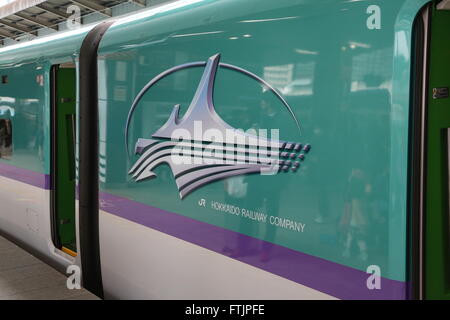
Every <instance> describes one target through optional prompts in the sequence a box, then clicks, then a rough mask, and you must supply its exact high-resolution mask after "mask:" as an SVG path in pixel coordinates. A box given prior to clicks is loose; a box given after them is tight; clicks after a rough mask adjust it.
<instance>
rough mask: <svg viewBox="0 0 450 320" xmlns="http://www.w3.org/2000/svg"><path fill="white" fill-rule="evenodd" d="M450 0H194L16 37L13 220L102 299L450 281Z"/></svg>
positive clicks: (7, 223) (12, 225) (0, 160)
mask: <svg viewBox="0 0 450 320" xmlns="http://www.w3.org/2000/svg"><path fill="white" fill-rule="evenodd" d="M449 10H450V1H446V0H444V1H429V0H370V1H369V0H360V1H348V0H320V1H317V0H278V1H270V0H245V1H242V0H180V1H174V2H170V3H166V4H162V5H159V6H155V7H150V8H148V9H145V10H142V11H139V12H136V13H133V14H130V15H127V16H124V17H115V18H111V19H108V20H105V21H103V22H99V23H95V24H92V25H87V26H82V27H80V28H77V29H73V30H68V31H65V32H61V33H55V34H52V35H48V36H45V37H42V38H37V39H35V40H32V41H28V42H21V43H18V44H14V45H11V46H6V47H3V48H0V234H1V235H3V236H5V237H7V238H8V239H11V240H12V241H14V242H15V243H17V244H19V245H20V246H22V247H23V248H25V249H26V250H28V251H29V252H30V253H32V254H33V255H35V256H37V257H39V258H40V259H42V260H43V261H45V262H46V263H48V264H50V265H52V266H53V267H55V268H56V269H58V270H60V271H61V272H63V273H65V272H66V270H67V268H68V267H70V266H76V267H78V268H79V270H80V272H81V279H82V286H83V287H84V288H86V289H88V290H89V291H91V292H92V293H94V294H96V295H97V296H99V297H101V298H105V299H233V300H234V299H259V300H261V299H448V298H449V297H450V282H449V280H448V270H450V268H449V261H450V260H449V251H448V247H449V243H450V242H449V241H450V238H449V228H448V223H449V220H448V219H449V181H450V180H449V166H450V164H449V163H450V162H449V150H450V130H449V128H450V107H449V86H450V62H449V61H450V60H449V59H448V52H449V51H448V50H449V49H450V48H449V46H450V45H449V43H450V42H449V41H448V33H447V32H446V30H448V28H449V27H450V11H449Z"/></svg>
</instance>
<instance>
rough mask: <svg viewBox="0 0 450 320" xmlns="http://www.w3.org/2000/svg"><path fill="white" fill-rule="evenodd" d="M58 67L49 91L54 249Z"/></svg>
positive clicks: (55, 237) (56, 238) (55, 238)
mask: <svg viewBox="0 0 450 320" xmlns="http://www.w3.org/2000/svg"><path fill="white" fill-rule="evenodd" d="M58 69H59V65H53V66H52V67H51V70H50V88H51V89H50V90H51V96H50V99H51V102H50V105H51V110H50V121H51V126H50V140H51V141H50V144H51V145H50V153H51V156H50V168H51V170H50V172H51V174H50V181H51V182H50V183H51V185H50V225H51V232H52V241H53V245H54V246H55V247H56V248H58V249H59V248H61V243H60V241H59V236H58V227H57V224H58V222H57V215H56V188H55V187H56V174H57V172H58V168H57V162H56V132H58V131H57V127H56V126H57V121H56V119H57V118H56V112H57V110H56V109H57V108H56V104H57V101H56V99H57V92H58V91H57V90H58V88H57V79H56V76H57V73H58Z"/></svg>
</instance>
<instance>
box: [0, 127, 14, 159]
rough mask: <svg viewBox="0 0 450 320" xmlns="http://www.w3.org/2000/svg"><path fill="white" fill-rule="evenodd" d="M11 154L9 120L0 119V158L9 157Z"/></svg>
mask: <svg viewBox="0 0 450 320" xmlns="http://www.w3.org/2000/svg"><path fill="white" fill-rule="evenodd" d="M11 155H12V123H11V120H7V119H0V158H1V159H10V158H11Z"/></svg>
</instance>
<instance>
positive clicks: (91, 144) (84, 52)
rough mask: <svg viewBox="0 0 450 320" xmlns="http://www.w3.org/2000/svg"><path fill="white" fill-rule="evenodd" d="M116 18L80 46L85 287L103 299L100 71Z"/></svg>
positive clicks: (83, 269) (80, 143)
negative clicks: (104, 45)
mask: <svg viewBox="0 0 450 320" xmlns="http://www.w3.org/2000/svg"><path fill="white" fill-rule="evenodd" d="M113 23H114V21H106V22H103V23H101V24H99V25H97V26H96V27H95V28H93V29H92V30H91V31H90V32H89V33H88V35H87V36H86V38H85V39H84V41H83V44H82V46H81V49H80V70H79V85H80V115H79V116H80V118H79V126H80V127H79V130H80V133H79V139H80V141H79V234H80V254H81V266H82V271H83V287H85V288H86V289H88V290H89V291H91V292H92V293H94V294H95V295H97V296H99V297H101V298H103V283H102V274H101V263H100V243H99V241H100V239H99V221H98V219H99V217H98V215H99V204H98V201H99V199H98V192H99V186H98V184H99V180H98V174H99V173H98V164H99V156H98V70H97V51H98V47H99V44H100V41H101V39H102V37H103V35H104V34H105V32H106V31H107V30H108V28H109V27H110V26H111V25H112V24H113Z"/></svg>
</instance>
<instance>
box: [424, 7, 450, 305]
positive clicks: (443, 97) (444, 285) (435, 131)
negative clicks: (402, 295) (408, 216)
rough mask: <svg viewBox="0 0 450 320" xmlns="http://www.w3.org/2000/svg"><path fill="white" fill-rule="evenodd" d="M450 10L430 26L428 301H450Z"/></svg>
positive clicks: (435, 11)
mask: <svg viewBox="0 0 450 320" xmlns="http://www.w3.org/2000/svg"><path fill="white" fill-rule="evenodd" d="M445 2H446V1H444V2H443V3H445ZM447 2H448V1H447ZM441 5H442V4H441ZM447 7H448V10H441V9H440V7H439V6H438V8H437V9H436V8H434V9H432V10H431V12H430V14H431V20H430V21H431V23H430V25H429V26H430V33H429V34H430V38H429V39H430V47H429V48H430V50H429V75H428V88H427V90H428V93H427V99H428V106H427V108H426V113H425V115H426V117H425V128H426V129H425V132H426V136H425V146H426V153H425V154H426V156H425V168H426V178H425V206H424V207H425V215H424V240H425V243H424V273H423V276H424V296H423V297H424V298H426V299H450V236H449V235H450V223H449V215H450V207H449V192H450V189H449V183H450V171H449V168H450V158H449V156H450V95H449V88H450V4H448V5H447ZM444 9H445V8H444Z"/></svg>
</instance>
